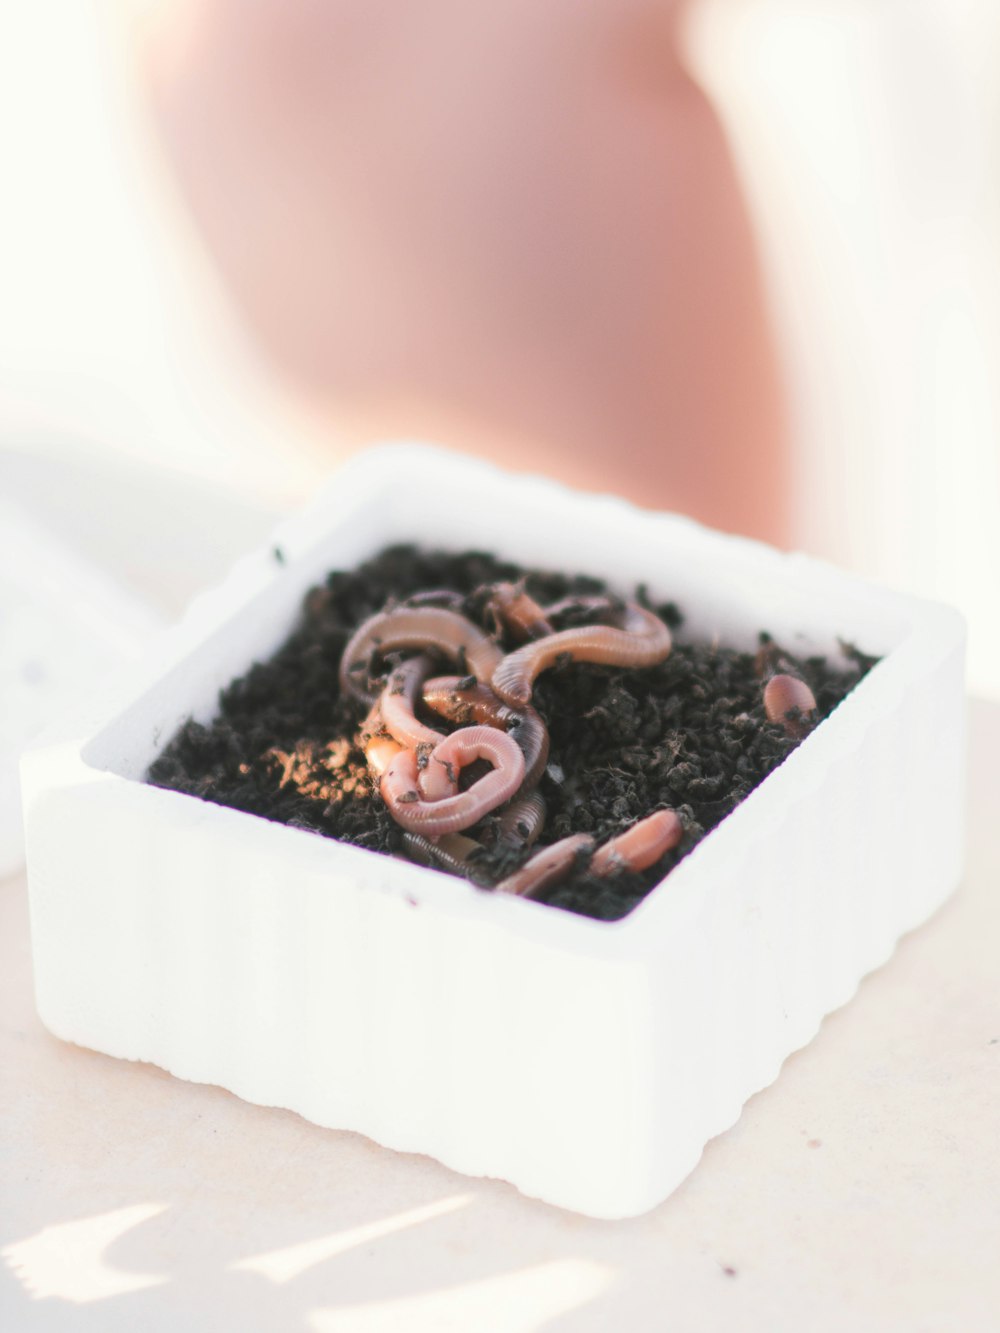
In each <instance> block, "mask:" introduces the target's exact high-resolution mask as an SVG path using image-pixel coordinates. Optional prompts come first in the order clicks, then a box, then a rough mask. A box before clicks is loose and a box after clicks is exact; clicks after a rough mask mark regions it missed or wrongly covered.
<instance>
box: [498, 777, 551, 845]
mask: <svg viewBox="0 0 1000 1333" xmlns="http://www.w3.org/2000/svg"><path fill="white" fill-rule="evenodd" d="M545 814H546V810H545V797H544V796H543V795H542V793H541V792H540V791H537V790H535V791H529V792H528V793H527V795H525V796H518V797H517V798H516V799H515V800H513V801H511V803H510V805H508V806H507V808H506V810H504V811H503V813H502V814H501V815H500V821H499V824H498V826H497V840H498V841H499V842H501V843H504V844H505V845H506V846H508V847H530V846H531V845H532V844H533V843H534V842H537V840H538V835H539V834H540V833H541V831H542V829H543V828H544V827H545Z"/></svg>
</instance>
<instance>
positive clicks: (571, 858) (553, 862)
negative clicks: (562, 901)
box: [497, 833, 594, 898]
mask: <svg viewBox="0 0 1000 1333" xmlns="http://www.w3.org/2000/svg"><path fill="white" fill-rule="evenodd" d="M593 845H594V840H593V838H591V837H588V835H587V834H586V833H572V834H570V836H569V837H568V838H562V839H561V840H560V841H559V842H554V843H552V844H551V846H549V847H543V848H542V849H541V851H538V852H536V853H535V854H534V856H533V857H532V858H531V859H530V860H529V861H526V862H525V863H524V865H523V866H522V867H521V869H520V870H515V871H514V873H513V875H508V876H507V878H506V879H502V880H501V881H500V883H499V884H498V885H497V892H498V893H516V894H517V895H518V896H519V897H521V898H533V897H534V896H535V894H537V893H541V891H542V890H543V889H547V888H548V887H549V886H550V885H552V884H557V883H558V882H559V880H561V879H565V878H566V876H567V875H568V874H569V872H570V871H571V870H572V869H573V866H574V865H575V864H576V860H577V857H578V856H580V855H581V853H582V852H583V851H584V850H585V849H588V848H592V847H593Z"/></svg>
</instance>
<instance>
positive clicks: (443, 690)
mask: <svg viewBox="0 0 1000 1333" xmlns="http://www.w3.org/2000/svg"><path fill="white" fill-rule="evenodd" d="M462 686H463V681H462V677H461V676H435V677H434V678H433V680H427V681H425V682H424V703H425V704H426V705H427V707H428V708H430V709H431V710H432V711H433V712H435V713H437V714H438V715H439V716H440V717H443V718H445V719H446V720H447V721H448V722H457V723H458V724H459V725H460V726H468V725H469V724H470V723H471V722H478V723H479V724H480V725H482V726H487V727H499V728H500V730H501V731H506V732H508V733H509V734H510V735H511V736H512V737H513V738H514V740H515V741H517V743H518V745H519V746H520V747H521V750H522V751H523V752H524V766H525V773H524V785H525V786H526V787H533V786H534V785H535V784H536V783H537V782H538V781H539V779H540V778H541V776H542V773H543V772H544V771H545V765H546V763H547V762H548V758H549V729H548V727H547V726H546V725H545V723H544V722H543V721H542V719H541V717H540V716H539V715H538V713H536V712H535V710H534V709H533V708H532V707H531V706H530V704H529V705H528V706H527V707H525V708H509V707H508V706H507V705H506V704H505V703H502V702H501V701H500V700H499V699H498V698H497V696H496V695H495V694H494V693H493V691H492V690H491V689H490V687H489V686H488V685H480V684H478V683H477V684H475V685H472V686H469V687H467V688H462Z"/></svg>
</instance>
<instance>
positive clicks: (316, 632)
mask: <svg viewBox="0 0 1000 1333" xmlns="http://www.w3.org/2000/svg"><path fill="white" fill-rule="evenodd" d="M525 576H526V578H527V590H528V592H529V593H530V594H531V595H532V596H533V597H535V598H536V600H537V601H539V602H540V603H542V604H543V605H545V604H546V603H551V602H554V601H556V600H559V599H561V598H564V597H566V596H568V595H569V594H593V593H599V592H602V591H604V584H603V583H601V581H600V580H598V579H594V578H589V577H586V576H584V575H574V576H567V575H563V574H555V573H543V572H539V571H534V570H532V571H527V570H524V569H521V568H520V567H519V566H517V565H513V564H510V563H507V562H505V561H498V560H496V559H494V558H493V557H492V556H490V555H487V554H484V553H482V552H464V553H461V554H457V555H456V554H448V553H444V552H438V551H422V550H418V549H416V548H414V547H403V546H397V547H391V548H389V549H387V550H385V551H383V552H382V553H381V554H380V555H379V556H377V557H376V558H375V559H373V560H371V561H369V562H368V563H367V564H365V565H362V566H361V567H360V568H359V569H357V570H353V571H350V572H340V571H336V572H334V573H332V574H330V575H329V577H328V578H327V580H326V583H325V584H323V585H321V586H320V587H317V588H314V589H312V591H310V592H309V594H308V595H307V597H306V598H305V601H304V605H303V611H302V616H301V620H300V623H299V625H298V627H297V628H296V629H295V631H294V632H293V633H292V634H291V636H290V637H289V638H288V640H287V641H286V642H285V643H284V644H283V646H282V647H281V648H280V649H279V650H278V651H277V652H276V653H275V655H274V656H273V657H272V658H271V659H270V660H269V661H267V662H262V663H257V664H255V665H254V666H253V667H251V669H250V670H249V671H248V672H247V674H246V675H245V676H242V677H240V678H239V679H238V680H234V681H233V683H232V684H231V685H230V686H228V688H227V689H225V690H224V691H223V692H222V694H221V696H220V700H219V714H218V716H217V718H216V719H215V720H214V721H213V722H212V723H211V724H210V725H208V726H202V725H200V724H199V723H197V722H193V721H189V722H187V723H186V724H185V725H184V726H183V727H182V728H181V729H180V731H179V732H178V733H177V735H176V736H174V737H173V739H172V740H171V741H170V743H169V745H168V746H167V747H166V749H165V750H164V752H163V754H162V755H161V756H160V757H159V758H158V759H157V760H156V761H155V763H154V764H153V765H152V767H151V768H150V770H149V774H148V780H149V781H150V782H151V783H154V784H155V785H157V786H160V787H169V788H172V789H173V790H175V791H181V792H186V793H188V794H190V795H192V796H198V797H201V798H202V799H203V800H207V801H215V802H217V803H218V804H220V805H228V806H232V807H233V808H234V809H237V810H245V811H248V812H250V813H251V814H256V815H261V816H262V817H263V818H265V819H273V820H277V821H279V822H281V823H284V824H290V825H292V826H293V827H296V828H302V829H308V830H310V831H312V832H315V833H320V834H323V835H324V836H326V837H331V838H339V839H342V840H343V841H345V842H352V843H355V844H356V845H358V846H360V847H366V848H369V849H370V850H372V851H376V852H385V853H394V852H398V851H399V849H400V846H401V830H400V828H399V826H398V825H397V824H396V823H395V822H394V820H393V819H392V818H391V817H390V815H389V813H388V811H387V809H386V807H385V805H384V803H383V801H382V798H381V797H380V796H379V794H378V790H377V786H376V785H375V784H374V783H373V782H372V780H371V779H370V777H369V775H368V770H367V766H366V764H365V760H364V756H363V755H362V753H361V752H360V750H358V749H357V748H356V745H355V738H356V733H357V729H358V726H359V723H360V722H361V718H362V713H363V709H361V708H360V707H359V705H357V704H356V703H355V702H354V701H352V700H348V699H344V698H341V696H340V691H339V688H338V684H337V670H338V666H339V663H340V657H341V653H342V652H343V649H344V646H345V644H346V643H347V640H348V638H349V637H350V635H351V633H352V632H353V630H354V629H355V628H356V627H357V626H358V625H359V624H360V623H361V621H363V620H365V619H367V617H368V616H370V615H372V614H374V613H375V612H376V611H380V610H382V609H383V608H384V606H385V605H386V603H387V602H389V601H390V600H391V599H396V600H401V599H402V598H405V597H407V596H410V595H412V594H414V593H417V592H422V591H425V590H427V589H439V588H440V589H449V590H453V591H456V592H459V593H461V594H462V595H463V596H464V597H465V604H464V608H463V609H464V612H465V614H466V615H468V616H469V618H470V619H472V620H475V621H476V622H477V623H478V624H480V625H482V626H483V627H484V628H487V629H489V630H491V631H492V630H493V628H494V626H493V624H492V622H488V621H487V618H486V616H485V614H484V608H485V601H486V597H485V595H484V593H483V592H482V589H483V587H484V585H487V584H490V583H495V582H497V581H498V580H509V581H510V580H517V579H520V578H522V577H525ZM637 598H638V600H640V601H642V602H643V604H644V605H646V606H652V607H653V609H654V610H655V611H656V612H657V613H658V614H659V615H660V616H661V617H662V618H663V619H664V620H666V621H667V623H668V624H669V625H670V626H671V627H672V628H677V627H678V626H679V625H680V624H681V622H682V616H681V613H680V611H679V610H678V608H677V607H675V606H674V605H673V604H672V603H666V604H654V603H651V602H649V600H648V599H647V598H646V596H645V592H644V590H643V589H642V588H640V589H639V590H638V592H637ZM586 619H587V613H585V612H581V611H579V610H574V611H570V612H567V613H565V614H564V615H563V616H562V617H561V618H560V619H558V620H557V621H556V624H555V627H556V628H557V629H565V628H568V627H569V626H570V625H572V624H581V623H585V621H586ZM761 645H762V647H761V651H760V652H759V653H758V654H756V656H755V655H754V654H752V653H743V652H735V651H732V650H731V649H728V648H722V647H719V646H717V645H714V644H687V643H684V642H675V645H674V649H673V651H672V652H671V654H670V656H669V657H668V658H667V660H666V661H665V662H663V663H661V664H660V665H659V666H655V667H650V668H647V669H645V670H641V671H636V670H620V669H617V668H611V667H601V666H593V665H590V664H586V663H568V664H567V665H566V666H564V667H556V668H553V669H552V670H551V671H548V672H546V673H545V674H543V675H542V676H541V677H540V678H539V679H538V681H537V683H536V686H535V692H534V698H533V703H534V705H535V707H536V708H537V709H538V710H539V712H540V713H541V714H542V716H543V717H544V718H545V720H546V722H547V723H548V726H549V729H550V733H551V741H552V748H551V754H550V759H549V765H548V769H547V771H546V774H545V776H544V777H543V779H542V782H541V790H542V793H543V795H544V797H545V800H546V802H547V804H548V810H549V815H548V820H547V824H546V828H545V831H544V833H543V834H542V838H541V840H540V843H539V844H538V845H539V846H541V845H544V844H545V843H548V842H554V841H556V840H557V839H559V838H563V837H566V836H567V835H568V834H570V833H589V834H592V835H593V836H594V837H595V838H596V839H597V840H598V842H603V841H605V840H606V839H607V838H609V837H611V836H613V835H614V834H616V833H620V832H622V831H623V830H624V829H626V828H628V827H629V826H630V825H631V824H633V823H635V821H636V820H638V819H641V818H642V817H643V816H644V815H647V814H649V813H651V812H652V811H653V810H656V809H661V808H664V807H669V808H672V809H675V810H677V811H678V813H679V814H680V816H681V818H682V820H683V821H684V825H685V834H684V838H683V840H682V842H681V844H680V845H679V847H678V848H677V849H676V850H674V851H672V852H668V853H667V855H666V856H665V857H663V859H662V860H661V861H660V862H659V863H658V864H657V865H656V866H654V867H652V868H651V869H649V870H647V871H644V872H643V873H641V874H633V873H620V874H618V875H617V876H614V877H609V878H597V877H594V876H588V875H587V874H586V871H585V867H584V868H583V869H582V870H581V871H580V872H579V873H577V874H576V875H575V876H574V877H573V878H571V879H569V880H566V881H564V882H563V883H562V884H560V885H558V886H557V887H555V888H553V889H551V890H550V891H549V893H548V894H547V896H546V898H545V901H547V902H549V903H551V904H552V905H553V906H557V907H562V908H566V909H568V910H570V911H574V912H579V913H582V914H583V915H585V916H591V917H598V918H601V919H604V920H613V919H616V918H618V917H622V916H624V915H625V914H626V913H627V912H629V911H631V909H632V908H633V907H634V906H635V905H636V903H637V902H639V901H640V900H641V899H642V898H643V897H644V896H645V895H646V894H647V893H648V892H649V890H650V889H651V888H652V887H653V885H654V884H656V883H657V882H658V881H659V880H661V879H662V878H663V876H664V875H665V874H667V873H668V872H669V871H670V870H672V869H673V867H674V866H675V865H676V864H677V862H678V861H679V860H681V858H682V857H684V856H685V855H687V853H688V852H689V851H690V850H691V849H692V847H694V846H695V844H696V843H697V842H699V841H700V839H701V838H703V837H704V836H705V834H706V833H708V832H709V831H710V830H711V829H713V828H715V826H716V825H717V824H718V823H719V822H720V821H721V820H723V819H724V818H725V817H726V815H728V814H729V812H730V811H731V810H732V809H733V808H734V807H735V806H736V805H738V804H739V802H740V801H742V800H743V798H744V797H745V796H747V794H748V793H749V792H751V791H752V790H753V788H754V787H756V786H757V784H758V783H759V782H762V781H763V779H764V778H765V777H767V775H768V773H770V772H771V771H772V769H774V768H776V767H777V766H778V764H780V763H781V762H782V760H784V759H785V758H786V756H787V755H788V754H789V753H790V752H791V751H792V750H793V749H795V747H796V745H798V744H799V743H800V742H799V741H798V740H796V739H792V738H790V737H789V736H787V735H786V734H785V730H784V728H783V727H782V726H781V725H779V724H776V723H771V722H768V721H767V718H766V717H765V714H764V708H763V704H762V688H763V683H762V673H763V672H764V671H765V670H766V669H770V670H772V671H773V670H787V671H791V672H792V673H794V674H796V675H799V676H801V677H802V678H803V679H804V680H805V681H807V682H808V684H809V685H810V687H811V688H812V691H813V693H814V695H815V697H816V701H817V707H818V714H819V717H820V718H823V717H826V716H827V715H828V714H829V713H830V712H831V711H832V710H833V709H834V708H835V707H836V705H837V704H838V703H839V702H840V701H841V699H843V698H844V696H845V695H846V694H847V693H848V692H849V691H850V690H851V689H852V688H853V686H854V685H855V684H857V682H858V680H860V679H861V677H862V676H863V675H864V674H865V672H867V671H868V670H869V669H870V668H871V666H872V665H874V663H875V661H876V659H875V658H871V657H868V656H866V655H864V654H862V653H860V652H858V651H856V650H854V649H850V648H847V649H846V652H847V655H848V658H849V660H850V662H851V667H850V669H849V670H847V671H842V670H837V669H834V668H832V667H831V666H830V665H828V664H827V662H826V660H825V659H824V658H819V657H813V658H808V659H805V660H800V659H797V658H795V657H794V656H792V655H790V654H788V653H786V652H784V651H783V650H782V649H781V648H780V647H779V646H778V645H777V644H775V643H773V642H772V641H771V640H770V638H769V636H768V635H767V633H766V632H762V634H761ZM504 646H505V647H508V646H509V647H513V646H515V645H513V644H510V645H507V644H505V645H504ZM442 669H443V671H444V672H446V673H447V672H452V671H454V667H451V666H445V667H443V668H442ZM428 721H430V722H431V723H432V725H435V726H437V727H439V728H441V727H442V726H443V725H444V724H442V722H441V720H440V719H439V718H434V717H432V716H429V717H428ZM472 776H474V775H472ZM491 819H492V817H488V818H487V819H486V820H484V821H483V823H482V824H481V825H479V826H477V829H476V830H470V831H469V832H470V835H471V836H473V837H477V838H481V839H482V840H483V841H484V842H487V843H488V842H489V841H490V836H491V829H490V827H489V826H490V824H491ZM526 855H527V854H517V855H516V858H515V860H514V862H513V864H511V863H510V857H509V854H508V856H507V858H506V860H504V859H503V858H502V857H501V856H500V855H499V854H498V853H497V852H494V851H493V849H492V848H490V847H488V846H487V848H486V850H485V851H484V853H483V856H482V858H481V859H479V858H477V861H476V863H475V866H474V873H475V874H476V877H477V879H481V880H494V879H496V878H497V877H499V876H500V875H502V874H504V873H509V871H510V870H511V869H513V868H515V866H516V865H517V864H518V863H519V862H520V861H523V860H524V859H525V858H526ZM584 859H586V858H584Z"/></svg>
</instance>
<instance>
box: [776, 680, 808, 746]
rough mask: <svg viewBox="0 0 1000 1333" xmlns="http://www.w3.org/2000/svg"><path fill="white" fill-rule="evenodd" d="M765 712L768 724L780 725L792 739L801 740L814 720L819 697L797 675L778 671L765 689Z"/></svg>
mask: <svg viewBox="0 0 1000 1333" xmlns="http://www.w3.org/2000/svg"><path fill="white" fill-rule="evenodd" d="M764 712H765V713H766V714H767V718H768V721H769V722H780V723H781V724H782V725H783V726H784V728H785V731H786V733H787V734H788V735H789V736H793V737H795V738H796V739H798V740H801V739H802V737H803V736H805V735H807V734H808V732H809V731H810V729H811V727H812V724H813V721H814V720H815V719H814V717H813V714H815V712H816V696H815V695H814V694H813V692H812V690H811V689H810V688H809V686H808V685H807V684H806V683H805V681H804V680H800V679H799V678H798V676H789V675H786V674H785V673H784V672H779V673H778V675H776V676H772V677H771V679H770V680H769V681H768V682H767V684H766V685H765V686H764Z"/></svg>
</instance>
